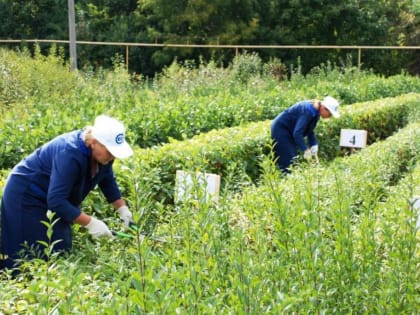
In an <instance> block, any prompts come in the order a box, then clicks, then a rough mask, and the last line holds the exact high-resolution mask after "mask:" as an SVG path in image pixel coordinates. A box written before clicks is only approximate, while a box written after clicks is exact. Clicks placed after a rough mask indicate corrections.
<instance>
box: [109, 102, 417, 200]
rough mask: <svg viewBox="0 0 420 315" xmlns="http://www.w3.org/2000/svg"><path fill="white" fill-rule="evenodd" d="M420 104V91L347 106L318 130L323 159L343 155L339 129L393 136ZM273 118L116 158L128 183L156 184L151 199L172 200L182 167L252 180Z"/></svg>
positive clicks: (268, 142)
mask: <svg viewBox="0 0 420 315" xmlns="http://www.w3.org/2000/svg"><path fill="white" fill-rule="evenodd" d="M419 105H420V97H419V94H406V95H402V96H398V97H395V98H386V99H379V100H376V101H371V102H365V103H359V104H354V105H349V106H346V107H344V108H343V109H342V111H341V112H342V116H341V117H340V118H339V119H334V120H328V121H321V122H320V123H319V124H318V126H317V130H316V133H317V135H318V140H319V143H320V151H321V152H320V158H321V159H327V160H330V159H333V158H335V157H337V156H339V155H340V154H341V153H340V148H339V146H338V143H339V135H340V129H342V128H351V129H365V130H367V131H368V134H369V136H368V141H369V143H372V142H375V141H377V140H380V139H383V138H385V137H387V136H390V135H391V134H392V133H393V132H395V131H396V130H398V129H399V128H401V127H402V126H404V125H405V124H406V123H407V121H408V117H409V114H410V113H411V112H412V111H413V110H415V108H417V107H418V106H419ZM269 126H270V121H264V122H258V123H250V124H248V125H246V126H241V127H234V128H228V129H223V130H213V131H211V132H209V133H206V134H201V135H198V136H196V137H194V138H192V139H188V140H185V141H175V140H173V141H171V142H170V143H168V144H166V145H163V146H158V147H153V148H150V149H137V150H135V156H134V158H132V159H130V160H128V161H117V163H116V167H117V168H118V166H119V165H121V167H120V170H117V173H119V174H122V175H123V176H124V177H125V180H124V183H125V186H126V187H130V186H132V184H133V182H134V183H142V184H143V185H147V186H150V185H152V186H153V188H152V193H151V196H152V197H151V198H152V199H155V200H160V201H164V202H172V198H173V186H174V181H175V173H176V170H178V169H184V170H193V171H202V172H209V173H216V174H219V175H221V176H222V177H232V176H234V177H235V176H240V177H241V178H243V177H244V176H246V177H249V178H250V179H251V180H256V179H258V178H259V176H260V173H261V168H260V166H259V165H260V157H261V156H262V155H267V154H270V152H271V139H270V134H269V129H270V128H269Z"/></svg>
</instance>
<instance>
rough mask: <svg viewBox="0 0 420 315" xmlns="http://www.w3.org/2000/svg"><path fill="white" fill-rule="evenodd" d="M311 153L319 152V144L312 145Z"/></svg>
mask: <svg viewBox="0 0 420 315" xmlns="http://www.w3.org/2000/svg"><path fill="white" fill-rule="evenodd" d="M311 153H312V155H313V156H315V155H317V154H318V145H317V144H315V145H313V146H312V147H311Z"/></svg>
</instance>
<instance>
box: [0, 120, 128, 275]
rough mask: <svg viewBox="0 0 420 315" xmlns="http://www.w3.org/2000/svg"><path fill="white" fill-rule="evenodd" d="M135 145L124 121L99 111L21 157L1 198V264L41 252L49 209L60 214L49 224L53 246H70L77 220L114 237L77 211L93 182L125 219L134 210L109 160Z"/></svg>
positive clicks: (61, 248) (11, 263) (96, 232)
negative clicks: (91, 119) (88, 120)
mask: <svg viewBox="0 0 420 315" xmlns="http://www.w3.org/2000/svg"><path fill="white" fill-rule="evenodd" d="M132 154H133V150H132V148H131V147H130V145H129V144H128V143H127V142H126V140H125V127H124V125H123V124H122V123H121V122H120V121H118V120H116V119H115V118H112V117H109V116H106V115H100V116H98V117H96V119H95V124H94V126H87V127H85V128H83V129H81V130H76V131H72V132H69V133H65V134H62V135H59V136H58V137H56V138H54V139H52V140H51V141H50V142H48V143H46V144H44V145H43V146H41V147H39V148H38V149H36V150H35V151H34V152H33V153H32V154H30V155H29V156H27V157H26V158H24V159H23V160H22V161H20V162H19V163H18V164H17V165H16V166H15V167H14V168H13V170H12V171H11V173H10V174H9V176H8V178H7V181H6V184H5V187H4V190H3V196H2V202H1V243H0V245H1V248H0V269H3V268H12V267H14V266H15V265H16V263H17V260H18V259H20V258H22V257H25V256H26V258H31V257H33V256H31V255H33V254H31V255H30V254H29V253H33V252H34V251H35V252H37V255H38V254H39V257H42V258H44V259H46V258H47V257H45V256H43V247H42V245H41V244H40V243H39V241H44V242H48V241H49V240H48V238H47V227H46V226H45V225H44V224H42V223H41V221H47V222H48V219H47V211H52V212H53V213H54V215H55V216H54V217H53V219H54V220H55V219H59V220H58V221H57V223H55V224H54V225H53V234H52V239H51V240H50V241H51V242H56V243H55V245H54V247H53V249H54V251H58V252H65V251H68V250H70V249H71V245H72V235H71V225H72V224H73V223H77V224H80V225H81V226H83V227H85V228H86V229H87V231H88V232H89V234H91V235H92V236H93V237H94V238H96V237H102V236H108V237H112V234H111V231H110V230H109V228H108V227H107V225H106V224H105V223H104V222H103V221H101V220H99V219H97V218H95V217H93V216H90V215H88V214H86V213H84V212H82V211H81V209H80V205H81V203H82V201H83V200H84V199H85V197H86V196H87V194H88V193H89V192H90V191H91V190H93V189H94V188H95V187H96V186H97V185H98V186H99V188H100V189H101V191H102V192H103V194H104V196H105V197H106V199H107V201H108V202H109V203H111V204H112V205H113V206H114V208H115V209H116V212H117V213H118V215H119V216H120V217H121V219H122V220H123V221H124V223H125V224H126V225H128V224H129V222H130V220H131V218H132V213H131V211H130V210H129V208H128V206H127V204H126V202H125V201H124V199H123V198H122V195H121V191H120V189H119V188H118V185H117V182H116V179H115V176H114V172H113V169H112V165H113V162H114V159H115V158H121V159H122V158H127V157H129V156H131V155H132Z"/></svg>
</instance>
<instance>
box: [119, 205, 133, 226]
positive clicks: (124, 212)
mask: <svg viewBox="0 0 420 315" xmlns="http://www.w3.org/2000/svg"><path fill="white" fill-rule="evenodd" d="M117 212H118V214H119V216H120V218H121V220H123V221H124V224H125V225H126V226H129V225H130V222H131V219H132V218H133V214H132V213H131V211H130V210H128V207H127V206H121V207H119V208H118V209H117Z"/></svg>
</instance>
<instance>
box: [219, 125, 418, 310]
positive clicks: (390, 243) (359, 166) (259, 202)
mask: <svg viewBox="0 0 420 315" xmlns="http://www.w3.org/2000/svg"><path fill="white" fill-rule="evenodd" d="M419 157H420V123H418V122H417V123H413V124H409V125H407V127H405V128H404V129H403V130H401V131H400V132H398V133H396V134H395V135H393V136H392V137H390V138H388V139H386V140H384V141H380V142H377V143H375V144H373V145H371V146H370V147H367V148H365V149H364V150H362V151H360V152H359V153H357V154H353V155H351V156H348V157H344V158H338V159H335V160H334V161H333V162H332V163H331V164H329V165H328V167H324V166H323V165H318V166H316V167H313V168H304V169H302V170H299V169H296V170H295V172H294V173H293V174H292V175H291V176H288V177H287V178H281V177H279V176H278V174H276V172H271V173H270V172H266V173H265V178H264V181H263V183H262V184H261V185H259V187H254V186H253V187H250V188H249V189H246V190H244V191H243V194H240V195H239V196H238V197H237V198H236V199H235V200H234V201H232V200H230V205H229V208H228V209H229V210H230V213H229V216H230V217H231V218H233V220H232V221H233V222H235V223H236V225H235V227H234V228H235V229H239V231H240V232H241V234H243V235H245V237H244V238H245V239H246V240H247V244H248V247H249V249H252V250H251V252H255V253H258V257H259V259H260V260H259V263H258V264H252V265H251V263H250V264H247V263H245V266H243V270H244V273H245V275H246V276H247V277H249V282H248V283H250V288H249V290H250V291H251V290H252V289H253V288H259V289H260V292H267V294H269V293H268V292H271V290H270V288H271V287H275V288H276V289H277V290H278V291H280V292H282V295H281V296H271V299H270V298H269V297H266V299H265V300H266V301H272V302H270V303H272V304H270V306H271V307H274V309H273V310H278V312H279V313H280V312H281V310H284V309H286V308H287V310H288V312H291V313H294V312H297V313H299V312H301V311H302V310H305V311H304V312H305V313H319V312H322V310H328V312H330V313H339V314H343V313H369V314H383V313H390V314H396V313H399V314H401V313H405V314H411V313H416V311H417V310H418V307H419V300H418V289H419V287H418V285H417V282H418V281H417V279H418V276H419V269H418V264H419V263H420V260H419V259H420V256H419V248H418V240H416V228H415V224H416V222H415V221H416V219H417V214H415V211H414V209H413V208H412V206H411V205H410V203H409V202H408V201H409V199H410V197H411V196H412V195H413V190H415V189H417V191H418V187H420V186H419V184H420V177H419V175H420V173H419V171H420V168H419V166H420V165H419V164H417V168H415V169H414V171H413V167H416V161H418V158H419ZM407 174H408V175H407ZM404 176H405V177H404ZM401 178H404V179H403V180H402V181H401V182H399V180H400V179H401ZM396 184H397V185H398V186H397V187H399V188H398V189H396V188H392V185H396ZM245 196H246V197H245ZM225 211H226V210H225ZM230 234H231V235H238V234H234V233H233V232H230ZM226 243H227V244H231V246H233V244H240V243H241V242H240V240H235V241H233V240H232V241H231V242H226ZM416 244H417V245H416ZM229 250H231V251H234V250H235V249H234V248H229ZM237 250H239V249H237ZM261 257H262V258H261ZM251 258H252V257H251ZM251 258H250V259H249V260H246V261H247V262H248V261H253V259H251ZM255 259H257V258H255ZM255 259H254V261H255ZM263 279H272V281H274V283H271V284H270V285H269V287H265V286H266V284H265V283H264V282H263ZM261 286H263V288H261ZM337 301H340V303H338V304H337ZM266 307H269V306H268V305H267V306H266Z"/></svg>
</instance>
